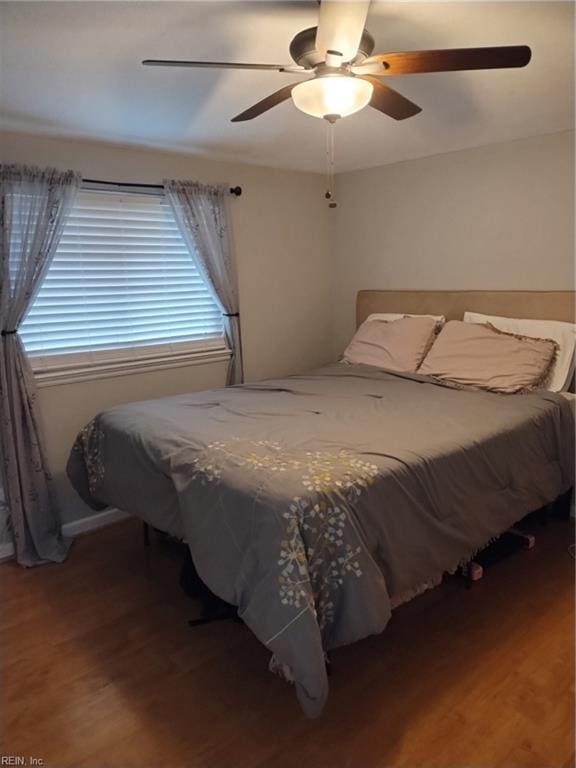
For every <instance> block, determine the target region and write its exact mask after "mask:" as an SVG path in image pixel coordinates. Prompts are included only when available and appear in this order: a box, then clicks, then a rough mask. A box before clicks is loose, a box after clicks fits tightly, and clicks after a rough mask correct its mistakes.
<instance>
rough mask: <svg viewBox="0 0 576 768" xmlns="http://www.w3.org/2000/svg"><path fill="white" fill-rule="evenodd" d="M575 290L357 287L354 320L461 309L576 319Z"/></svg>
mask: <svg viewBox="0 0 576 768" xmlns="http://www.w3.org/2000/svg"><path fill="white" fill-rule="evenodd" d="M575 300H576V292H575V291H358V296H357V299H356V324H357V325H360V324H361V323H363V322H364V320H366V318H367V317H368V315H371V314H372V313H374V312H406V313H407V314H412V313H413V314H430V315H446V318H447V319H448V320H462V318H463V317H464V312H466V311H467V310H468V311H469V312H482V313H483V314H485V315H500V316H501V317H522V318H529V319H535V320H564V321H565V322H571V323H573V322H575V315H576V310H575Z"/></svg>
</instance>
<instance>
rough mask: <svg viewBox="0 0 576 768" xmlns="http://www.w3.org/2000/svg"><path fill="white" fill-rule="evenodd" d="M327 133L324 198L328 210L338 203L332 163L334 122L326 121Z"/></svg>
mask: <svg viewBox="0 0 576 768" xmlns="http://www.w3.org/2000/svg"><path fill="white" fill-rule="evenodd" d="M326 124H327V129H326V130H327V132H326V193H325V195H324V197H325V198H326V200H328V208H336V207H337V206H338V203H337V202H336V200H335V199H334V195H335V191H334V163H335V149H334V125H335V121H334V120H327V121H326Z"/></svg>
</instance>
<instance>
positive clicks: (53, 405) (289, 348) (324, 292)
mask: <svg viewBox="0 0 576 768" xmlns="http://www.w3.org/2000/svg"><path fill="white" fill-rule="evenodd" d="M0 161H2V162H22V163H28V164H37V165H41V166H46V165H53V166H56V167H58V168H72V169H75V170H78V171H80V172H81V173H82V174H83V175H84V176H85V177H87V178H96V179H105V180H110V181H132V182H141V183H158V182H160V181H161V180H162V179H163V178H166V177H172V178H192V179H197V180H199V181H206V182H225V183H231V184H234V185H236V184H240V185H241V186H242V188H243V194H242V196H241V197H240V198H237V199H233V200H232V203H231V209H232V219H233V221H232V226H233V235H234V243H235V250H236V258H237V262H238V274H239V283H240V300H241V310H242V311H241V315H242V334H243V341H244V361H245V370H246V376H247V378H248V379H249V380H256V379H261V378H265V377H270V376H279V375H283V374H287V373H291V372H296V371H299V370H305V369H306V368H309V367H312V366H315V365H319V364H322V363H324V362H326V361H328V360H329V359H330V357H331V348H332V343H331V341H332V335H331V322H332V318H331V292H330V282H329V280H328V279H327V275H329V274H330V270H331V266H330V258H331V254H330V250H329V237H328V224H329V219H328V210H327V207H326V205H325V201H324V199H323V191H324V190H323V181H322V178H321V176H319V175H316V174H308V173H301V172H290V171H282V170H273V169H266V168H259V167H255V166H249V165H243V164H240V163H222V162H214V161H209V160H206V159H204V158H197V157H193V156H190V155H181V154H176V153H171V152H161V151H156V150H146V149H135V148H131V147H123V146H117V145H110V144H103V143H96V142H87V141H72V140H68V139H54V138H47V137H39V136H25V135H16V134H2V135H0ZM224 373H225V366H224V364H221V363H220V364H203V365H194V366H187V367H183V368H174V369H169V370H163V371H155V372H147V373H135V374H130V375H124V376H119V377H115V378H109V379H102V380H93V381H87V382H82V383H75V384H66V385H58V386H49V387H43V388H42V389H40V393H39V402H40V408H41V411H42V415H43V420H44V426H45V432H46V439H47V447H48V456H49V461H50V466H51V468H52V471H53V473H54V476H55V480H56V484H57V489H58V493H59V497H60V500H61V506H62V510H63V518H64V520H65V521H73V520H77V519H78V518H81V517H82V516H85V515H87V514H92V512H91V511H90V510H88V508H87V507H85V506H84V505H83V504H82V502H80V500H79V499H78V498H77V497H76V495H75V493H74V492H73V491H72V489H71V487H70V486H69V484H68V482H67V480H66V478H65V475H64V467H65V463H66V460H67V456H68V451H69V449H70V446H71V444H72V442H73V440H74V437H75V435H76V433H77V432H78V430H79V429H80V428H81V427H82V426H83V425H84V424H85V423H86V422H87V421H88V420H89V419H90V418H92V416H94V415H95V414H96V413H97V412H98V411H100V410H102V409H104V408H107V407H110V406H112V405H115V404H118V403H122V402H127V401H130V400H140V399H147V398H153V397H162V396H165V395H171V394H178V393H182V392H189V391H192V390H198V389H206V388H210V387H216V386H221V385H223V384H224Z"/></svg>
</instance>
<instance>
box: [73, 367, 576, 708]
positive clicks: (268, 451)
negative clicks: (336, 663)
mask: <svg viewBox="0 0 576 768" xmlns="http://www.w3.org/2000/svg"><path fill="white" fill-rule="evenodd" d="M573 445H574V419H573V414H572V410H571V408H570V404H569V403H568V402H567V401H566V400H564V399H563V398H562V397H560V396H558V395H554V394H550V393H548V392H540V393H536V394H532V395H513V396H510V395H508V396H505V395H496V394H489V393H485V392H478V391H471V390H466V391H464V390H454V389H450V388H447V387H446V386H442V385H439V384H436V383H434V382H432V381H431V380H430V379H427V378H426V377H423V376H406V375H398V374H393V373H388V372H386V371H382V370H379V369H375V368H371V367H368V366H348V365H344V364H337V365H333V366H329V367H326V368H322V369H319V370H317V371H313V372H311V373H309V374H307V375H300V376H292V377H289V378H286V379H281V380H275V381H266V382H263V383H259V384H251V385H243V386H236V387H231V388H227V389H220V390H212V391H208V392H202V393H197V394H190V395H182V396H178V397H171V398H165V399H161V400H151V401H148V402H139V403H132V404H130V405H123V406H119V407H116V408H112V409H111V410H109V411H106V412H104V413H101V414H100V415H99V416H97V417H96V418H95V419H94V420H93V421H92V422H91V423H90V424H89V425H88V426H87V427H86V428H85V429H84V430H83V431H82V432H81V433H80V435H79V436H78V439H77V441H76V443H75V446H74V448H73V450H72V453H71V456H70V460H69V464H68V474H69V477H70V479H71V481H72V483H73V484H74V486H75V487H76V489H77V490H78V492H79V493H80V494H81V496H82V497H83V498H84V499H85V500H86V501H88V503H90V504H91V505H92V506H94V507H96V508H98V507H102V506H106V505H110V506H115V507H119V508H121V509H124V510H127V511H129V512H133V513H135V514H136V515H139V516H140V517H142V518H144V519H145V520H147V521H148V522H150V523H152V524H153V525H155V526H157V527H159V528H161V529H164V530H167V531H169V532H171V533H174V534H176V535H179V536H182V537H183V538H185V539H186V541H187V542H188V544H189V546H190V549H191V552H192V557H193V559H194V562H195V564H196V567H197V569H198V572H199V574H200V575H201V577H202V579H203V580H204V581H205V583H206V584H207V585H208V586H209V587H210V589H211V590H212V591H213V592H215V593H216V594H217V595H219V596H220V597H222V598H223V599H224V600H226V601H228V602H230V603H233V604H235V605H237V606H238V607H239V614H240V616H241V617H242V619H243V620H244V622H245V623H246V624H247V625H248V626H249V627H250V628H251V629H252V631H253V632H254V633H255V634H256V636H257V637H258V638H259V639H260V640H261V641H262V642H263V643H264V644H265V645H267V646H268V647H269V648H270V649H271V651H272V653H273V665H274V666H275V667H276V668H277V669H279V670H281V671H282V672H283V673H284V674H285V675H286V676H287V677H289V678H292V679H293V680H294V682H295V685H296V689H297V693H298V698H299V700H300V703H301V705H302V707H303V709H304V710H305V712H306V713H307V714H309V715H311V716H314V715H317V714H318V713H319V712H320V711H321V709H322V707H323V705H324V702H325V700H326V696H327V693H328V682H327V678H326V669H325V661H324V658H325V657H324V654H325V651H327V650H329V649H330V648H334V647H335V646H338V645H342V644H346V643H351V642H353V641H355V640H359V639H360V638H363V637H366V636H368V635H371V634H373V633H378V632H381V631H382V630H383V629H384V628H385V626H386V624H387V622H388V620H389V619H390V612H391V609H392V608H393V607H394V606H395V605H398V604H400V603H402V602H404V601H406V600H409V599H410V598H411V597H413V596H415V595H417V594H418V593H420V592H422V591H423V590H425V589H427V588H429V587H431V586H434V585H435V584H438V583H439V582H440V580H441V578H442V575H443V574H444V573H445V572H447V571H448V572H449V571H453V570H455V569H456V568H457V567H458V565H459V564H461V563H463V562H465V561H466V560H468V559H470V558H471V557H472V555H474V554H475V553H476V552H477V551H478V549H479V548H482V547H484V546H485V545H486V544H487V543H488V542H489V541H490V540H491V539H492V538H493V537H494V536H496V535H498V534H500V533H502V532H503V531H504V530H505V529H506V528H507V527H509V526H510V525H512V524H513V523H514V522H516V521H517V520H518V519H519V518H521V517H522V516H524V515H525V514H526V513H528V512H529V511H532V510H533V509H536V508H538V507H540V506H541V505H543V504H545V503H547V502H549V501H551V500H553V499H554V498H555V497H556V496H558V495H559V494H560V493H562V492H564V491H566V490H567V489H568V488H569V487H571V486H572V484H573V477H572V473H573V466H574V458H573Z"/></svg>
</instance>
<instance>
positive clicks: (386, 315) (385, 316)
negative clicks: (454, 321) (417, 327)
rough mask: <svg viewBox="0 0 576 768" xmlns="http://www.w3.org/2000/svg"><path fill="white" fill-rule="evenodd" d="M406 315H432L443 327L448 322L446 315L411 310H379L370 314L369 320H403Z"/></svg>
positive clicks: (439, 325)
mask: <svg viewBox="0 0 576 768" xmlns="http://www.w3.org/2000/svg"><path fill="white" fill-rule="evenodd" d="M404 317H432V318H434V320H436V324H437V325H438V327H441V326H443V325H444V323H445V322H446V318H445V317H444V315H412V314H410V313H409V312H406V314H404V315H399V314H398V313H396V312H379V313H377V314H375V315H368V318H367V319H368V320H386V321H388V322H389V321H390V320H402V318H404Z"/></svg>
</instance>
